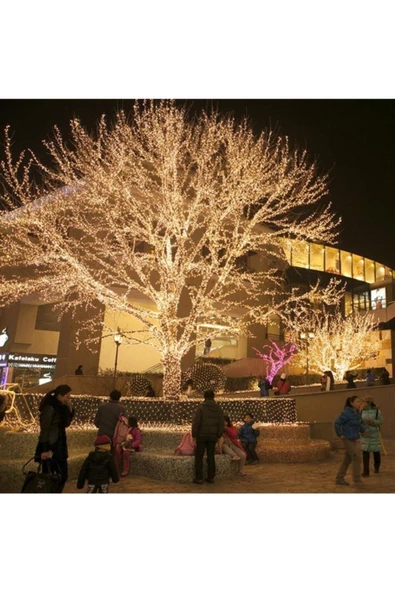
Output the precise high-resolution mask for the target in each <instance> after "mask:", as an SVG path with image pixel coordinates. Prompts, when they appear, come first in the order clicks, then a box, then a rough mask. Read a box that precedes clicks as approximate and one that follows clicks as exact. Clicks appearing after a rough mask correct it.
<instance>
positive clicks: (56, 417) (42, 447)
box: [34, 396, 74, 461]
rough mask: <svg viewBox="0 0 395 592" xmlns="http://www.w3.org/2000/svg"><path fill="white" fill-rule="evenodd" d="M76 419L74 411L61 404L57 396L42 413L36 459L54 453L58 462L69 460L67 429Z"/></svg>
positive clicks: (51, 399) (53, 397)
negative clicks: (45, 453) (43, 454)
mask: <svg viewBox="0 0 395 592" xmlns="http://www.w3.org/2000/svg"><path fill="white" fill-rule="evenodd" d="M73 417H74V409H72V410H70V408H69V407H68V406H67V405H64V404H63V403H61V402H60V401H59V400H58V399H57V398H56V397H55V396H52V397H51V398H50V399H48V402H47V403H46V404H45V405H44V407H43V408H42V409H41V411H40V435H39V438H38V444H37V448H36V452H35V455H34V456H35V459H36V461H38V460H39V459H40V458H41V453H42V452H48V451H50V450H51V451H52V452H53V454H54V456H55V458H56V459H58V460H67V459H68V457H69V452H68V449H67V436H66V428H68V427H69V425H70V424H71V422H72V421H73Z"/></svg>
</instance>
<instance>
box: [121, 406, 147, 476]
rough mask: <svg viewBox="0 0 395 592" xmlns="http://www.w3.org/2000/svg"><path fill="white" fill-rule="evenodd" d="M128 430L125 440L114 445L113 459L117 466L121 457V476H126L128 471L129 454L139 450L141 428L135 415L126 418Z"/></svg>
mask: <svg viewBox="0 0 395 592" xmlns="http://www.w3.org/2000/svg"><path fill="white" fill-rule="evenodd" d="M128 424H129V432H128V435H127V437H126V440H125V442H122V444H118V446H116V447H115V452H114V460H115V464H116V465H117V467H118V466H119V464H120V462H121V459H122V473H121V477H126V476H127V475H128V474H129V471H130V454H131V453H132V452H141V430H140V428H139V426H138V423H137V418H136V417H133V416H131V417H129V418H128Z"/></svg>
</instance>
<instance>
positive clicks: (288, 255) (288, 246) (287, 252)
mask: <svg viewBox="0 0 395 592" xmlns="http://www.w3.org/2000/svg"><path fill="white" fill-rule="evenodd" d="M281 247H282V249H283V252H284V257H285V259H286V261H288V263H289V265H292V241H291V240H289V239H286V238H284V239H281Z"/></svg>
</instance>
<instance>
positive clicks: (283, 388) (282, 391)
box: [276, 378, 291, 395]
mask: <svg viewBox="0 0 395 592" xmlns="http://www.w3.org/2000/svg"><path fill="white" fill-rule="evenodd" d="M290 390H291V384H290V382H289V380H286V379H285V380H283V379H282V378H280V380H279V381H278V383H277V391H276V395H287V394H288V393H289V391H290Z"/></svg>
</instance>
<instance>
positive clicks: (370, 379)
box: [366, 369, 376, 386]
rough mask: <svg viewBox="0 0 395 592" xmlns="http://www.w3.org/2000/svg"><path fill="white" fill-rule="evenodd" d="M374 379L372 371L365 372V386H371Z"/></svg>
mask: <svg viewBox="0 0 395 592" xmlns="http://www.w3.org/2000/svg"><path fill="white" fill-rule="evenodd" d="M375 380H376V379H375V377H374V376H373V373H372V371H371V370H370V369H369V370H368V371H367V372H366V386H373V385H374V381H375Z"/></svg>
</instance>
